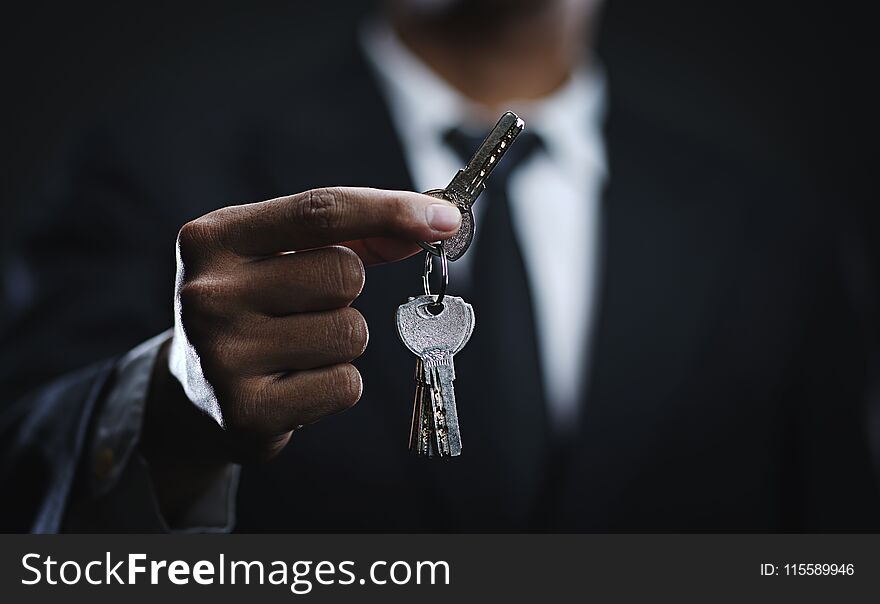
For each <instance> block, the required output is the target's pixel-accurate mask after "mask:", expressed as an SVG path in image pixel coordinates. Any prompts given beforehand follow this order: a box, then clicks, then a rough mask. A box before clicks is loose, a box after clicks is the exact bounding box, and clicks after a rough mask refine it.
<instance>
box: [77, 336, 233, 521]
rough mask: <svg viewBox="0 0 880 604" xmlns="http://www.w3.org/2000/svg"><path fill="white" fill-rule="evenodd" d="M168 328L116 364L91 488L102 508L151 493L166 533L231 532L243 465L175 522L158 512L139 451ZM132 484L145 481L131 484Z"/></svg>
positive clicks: (126, 504) (98, 431)
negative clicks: (145, 415)
mask: <svg viewBox="0 0 880 604" xmlns="http://www.w3.org/2000/svg"><path fill="white" fill-rule="evenodd" d="M172 333H173V332H172V330H168V331H166V332H164V333H161V334H159V335H158V336H156V337H154V338H151V339H150V340H147V341H146V342H144V343H143V344H140V345H139V346H137V347H136V348H134V349H132V350H131V351H129V352H128V354H126V355H125V356H124V357H122V359H120V360H119V362H118V363H117V366H116V372H115V379H114V385H113V388H112V389H111V390H110V392H109V394H108V396H107V398H106V400H105V402H104V405H103V408H102V409H101V411H100V413H99V414H98V416H97V417H96V422H95V424H94V430H93V435H94V436H93V441H92V443H91V452H90V454H91V461H92V463H91V468H92V470H93V471H92V472H90V485H89V486H90V491H91V494H92V499H93V500H97V501H100V502H101V504H100V507H102V508H105V507H107V506H108V505H109V506H110V507H113V508H116V509H117V510H121V509H126V508H127V509H131V510H134V509H143V508H144V504H145V503H147V502H143V501H141V502H138V503H139V504H140V505H133V504H134V503H135V502H133V501H131V498H132V497H143V496H144V495H145V494H146V495H148V498H149V500H150V501H149V506H150V507H151V508H152V510H153V512H154V514H155V518H154V521H155V522H156V523H157V524H158V525H159V526H160V527H161V528H163V529H164V530H166V531H168V532H186V533H198V532H228V531H230V530H232V526H233V523H234V517H235V495H236V491H237V488H238V475H239V472H240V466H238V465H234V464H229V465H228V466H227V467H226V468H225V470H224V472H223V473H222V475H221V476H220V478H218V480H217V481H216V482H215V483H213V484H212V485H211V486H210V487H209V488H208V489H206V491H205V492H204V493H203V494H202V495H200V496H199V498H198V499H197V500H195V501H193V502H192V503H191V504H190V505H189V506H188V508H187V509H186V510H184V511H183V513H182V514H181V516H180V518H179V519H178V521H177V522H176V523H175V525H174V526H173V527H171V526H169V525H168V523H167V522H166V521H165V519H164V518H163V517H162V514H161V512H160V511H159V506H158V503H157V501H156V497H155V492H154V490H153V485H152V483H151V481H150V480H149V471H148V467H147V463H146V460H145V459H144V458H143V457H142V456H141V455H140V453H139V452H138V451H137V445H138V443H139V441H140V436H141V430H142V427H143V420H144V409H145V406H146V402H147V394H148V389H149V386H150V378H151V376H152V374H153V369H154V367H155V365H156V359H157V357H158V353H159V350H160V349H161V348H162V345H163V344H165V343H166V342H167V341H168V339H170V338H171V336H172ZM133 483H146V484H142V485H141V486H140V487H138V488H131V487H132V486H133Z"/></svg>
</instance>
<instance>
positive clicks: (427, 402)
mask: <svg viewBox="0 0 880 604" xmlns="http://www.w3.org/2000/svg"><path fill="white" fill-rule="evenodd" d="M415 381H416V396H415V399H414V400H413V418H412V426H411V427H410V433H409V448H410V450H411V451H414V452H415V453H417V454H418V455H423V456H425V457H434V456H435V455H436V454H437V447H436V445H435V439H434V420H433V415H432V410H431V395H430V391H429V390H427V389H426V388H425V376H424V368H423V366H422V360H421V359H417V360H416V372H415Z"/></svg>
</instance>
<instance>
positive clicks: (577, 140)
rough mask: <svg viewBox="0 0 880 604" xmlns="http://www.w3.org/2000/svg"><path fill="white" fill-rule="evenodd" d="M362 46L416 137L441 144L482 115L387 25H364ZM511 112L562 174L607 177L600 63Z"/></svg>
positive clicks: (586, 65) (589, 65)
mask: <svg viewBox="0 0 880 604" xmlns="http://www.w3.org/2000/svg"><path fill="white" fill-rule="evenodd" d="M361 45H362V47H363V50H364V52H365V54H366V56H367V59H368V61H369V62H370V64H371V65H372V67H373V69H374V70H375V71H376V74H377V75H378V77H379V81H380V85H381V86H382V88H383V89H384V90H385V92H386V95H387V96H388V101H389V103H391V105H392V112H393V113H394V114H395V115H396V116H399V119H402V120H403V121H404V122H405V123H406V124H407V128H408V129H410V131H411V132H413V133H415V134H416V135H417V136H419V137H426V140H440V139H441V138H442V136H443V134H444V133H445V132H446V131H448V130H449V129H450V128H453V127H460V126H462V125H465V126H466V125H468V124H474V123H475V116H479V115H480V114H481V111H480V110H479V106H478V105H477V104H476V103H475V102H474V101H472V100H470V99H468V98H466V97H465V96H464V95H463V94H462V93H461V92H459V91H458V90H456V89H455V88H453V87H452V86H451V85H449V84H448V83H447V82H446V81H445V80H443V79H442V78H441V77H440V76H439V75H438V74H437V73H435V72H434V71H433V70H432V69H431V68H430V67H429V66H428V65H426V64H425V63H424V62H423V61H422V60H421V59H420V58H419V57H417V56H416V55H415V54H414V53H413V52H412V51H410V50H409V49H408V48H407V47H406V45H404V44H403V42H402V41H401V40H400V38H399V37H398V36H397V34H396V33H395V32H394V30H393V28H392V27H391V26H390V24H388V23H387V22H386V21H384V20H381V19H373V20H369V21H367V22H365V24H364V26H363V27H362V29H361ZM510 106H511V109H513V110H514V111H516V112H517V113H518V114H519V115H520V116H522V117H523V119H524V120H525V121H526V128H528V129H529V130H531V131H533V132H535V133H536V134H538V135H539V136H540V137H541V138H542V139H543V140H544V143H545V145H546V146H547V150H548V152H549V153H550V154H551V156H553V157H554V159H555V160H556V161H557V162H559V164H560V165H561V166H562V167H563V169H566V170H572V171H574V172H575V173H579V172H581V171H583V170H584V167H585V164H589V165H590V166H592V167H593V168H594V169H599V170H600V171H601V172H602V173H605V171H606V164H605V156H604V148H603V144H602V132H601V124H602V121H603V119H604V113H605V77H604V73H603V72H602V68H601V66H600V65H599V64H598V62H597V61H595V60H594V59H592V58H590V59H587V58H585V60H584V62H583V63H581V65H579V66H578V68H577V69H575V71H574V72H573V73H572V75H571V77H570V78H569V80H568V81H567V82H566V83H565V84H563V85H562V86H561V87H560V88H559V89H557V90H556V91H555V92H553V93H552V94H550V95H548V96H546V97H544V98H542V99H539V100H521V101H512V102H511V103H510ZM482 126H483V127H485V125H482Z"/></svg>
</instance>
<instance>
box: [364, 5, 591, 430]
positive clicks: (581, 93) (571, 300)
mask: <svg viewBox="0 0 880 604" xmlns="http://www.w3.org/2000/svg"><path fill="white" fill-rule="evenodd" d="M361 34H362V35H361V42H362V46H363V48H364V50H365V52H366V55H367V57H368V59H369V61H370V64H371V65H372V67H373V69H374V70H375V72H376V74H377V75H378V77H379V82H380V84H381V87H382V90H383V92H384V94H385V96H386V99H387V102H388V106H389V108H390V110H391V117H392V120H393V122H394V125H395V127H396V128H397V133H398V135H399V137H400V140H401V142H402V144H403V150H404V154H405V157H406V161H407V163H408V167H409V170H410V174H411V176H412V179H413V181H414V183H413V184H414V185H415V187H416V188H417V189H418V190H420V191H427V190H429V189H437V188H442V187H444V186H445V185H446V184H447V183H448V182H449V180H450V179H451V178H452V176H453V175H454V174H455V173H456V172H457V171H458V170H459V169H461V168H462V167H463V166H462V160H461V158H460V157H459V156H458V155H456V153H455V152H454V151H453V150H452V149H451V148H450V147H449V146H448V145H447V144H446V143H444V141H443V135H444V134H445V132H447V131H448V130H449V129H450V128H453V127H462V128H465V129H470V130H474V131H476V132H486V131H488V130H489V128H491V126H493V125H494V121H492V122H486V121H485V117H484V116H486V114H487V110H486V109H485V108H481V107H479V106H477V105H476V104H475V103H474V102H472V101H470V100H469V99H467V98H465V97H464V96H463V95H462V94H461V93H459V92H458V91H457V90H455V89H454V88H452V87H451V86H450V85H449V84H447V83H446V82H445V81H444V80H442V79H441V78H440V77H439V76H438V75H437V74H435V73H434V72H433V71H431V69H430V68H429V67H428V66H427V65H425V63H424V62H422V61H421V60H420V59H419V58H418V57H416V56H415V55H414V54H413V53H412V52H411V51H410V50H409V49H407V48H406V47H405V46H404V45H403V44H402V43H401V42H400V40H399V38H398V37H397V35H396V34H395V32H394V31H393V29H392V28H391V27H390V26H389V25H388V24H387V23H386V22H384V21H374V22H369V23H368V24H367V25H366V26H365V27H364V28H363V30H362V32H361ZM603 106H604V83H603V80H602V77H601V75H600V74H599V73H598V72H597V70H596V69H595V67H594V66H593V65H592V64H590V65H588V64H586V63H585V64H584V65H582V66H581V67H580V68H579V69H578V70H576V71H575V72H574V74H573V75H572V77H571V78H570V79H569V80H568V82H566V83H565V84H564V85H563V86H562V87H561V88H559V89H558V90H557V91H556V92H555V93H553V94H551V95H550V96H547V97H545V98H543V99H541V100H538V101H511V102H510V103H509V106H508V107H505V108H504V109H512V110H514V111H516V113H517V114H519V115H520V117H522V118H523V119H524V120H525V122H526V129H528V130H530V131H532V132H535V133H536V134H537V135H539V136H540V137H541V139H542V140H543V142H544V145H545V149H546V151H543V150H542V151H539V152H537V153H535V154H534V155H533V156H532V157H531V158H530V159H529V160H526V162H525V163H524V164H523V165H522V166H521V167H520V168H518V170H517V172H516V173H515V174H514V175H512V177H511V181H510V191H509V194H508V197H509V200H510V204H511V208H510V209H511V219H512V221H513V228H514V232H515V235H516V238H517V241H518V243H519V245H520V249H521V251H522V255H523V260H524V263H525V268H526V273H527V275H528V280H529V286H530V288H531V290H532V298H533V300H534V309H535V315H536V316H535V326H536V330H537V338H538V345H539V348H540V350H539V358H540V361H541V369H542V372H543V376H544V384H545V388H546V393H545V395H546V398H547V403H548V405H549V409H548V411H549V417H550V418H551V420H552V423H553V426H554V427H555V428H556V429H557V431H560V432H564V431H566V430H567V429H569V428H570V427H572V426H573V425H574V424H575V420H576V417H577V413H578V402H579V400H580V398H581V393H582V389H583V387H584V384H585V378H586V372H585V367H586V365H587V353H588V350H587V343H588V342H589V333H588V332H589V328H590V325H591V322H592V321H591V319H592V313H593V308H594V301H595V299H596V292H595V289H596V278H595V277H596V267H597V262H596V253H597V246H596V243H597V236H598V231H597V229H598V225H599V204H600V197H601V192H602V187H603V184H604V181H605V178H606V174H607V170H606V164H605V151H604V147H603V142H602V131H601V128H602V124H601V122H602V117H603ZM499 114H500V112H499ZM496 117H497V116H493V118H496ZM490 119H491V118H490ZM514 144H515V143H514ZM502 161H504V160H503V159H502ZM482 208H483V205H481V204H480V202H479V201H478V202H477V203H476V204H475V205H474V212H475V214H476V220H477V222H479V214H480V212H481V210H482ZM476 233H477V237H478V236H479V233H480V230H479V228H478V229H477V230H476ZM469 264H470V259H469V255H467V254H466V255H465V256H464V257H462V258H461V259H460V260H458V261H456V262H452V263H450V281H451V284H452V286H453V287H454V285H455V284H456V283H461V282H465V281H467V280H468V279H469V278H470V274H469V268H470V267H469ZM476 310H477V311H478V312H479V309H476ZM478 320H479V317H478Z"/></svg>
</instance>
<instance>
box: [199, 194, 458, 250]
mask: <svg viewBox="0 0 880 604" xmlns="http://www.w3.org/2000/svg"><path fill="white" fill-rule="evenodd" d="M204 218H205V219H206V220H210V221H211V222H212V223H215V225H216V226H217V227H219V228H218V240H219V241H220V243H222V244H223V245H224V246H226V247H228V248H230V249H231V250H233V251H234V252H236V253H238V254H241V255H253V256H257V255H267V254H274V253H278V252H285V251H294V250H305V249H311V248H316V247H323V246H326V245H333V244H337V243H342V242H348V241H352V240H358V239H366V238H374V237H385V238H394V239H402V240H408V241H437V240H442V239H447V238H448V237H451V236H452V235H453V234H454V233H455V232H456V231H457V230H458V227H459V226H460V224H461V212H460V211H459V210H458V208H456V207H455V206H454V205H452V204H451V203H448V202H446V201H443V200H440V199H436V198H434V197H429V196H427V195H422V194H421V193H413V192H410V191H387V190H380V189H368V188H357V187H331V188H325V189H312V190H310V191H305V192H304V193H298V194H296V195H290V196H288V197H278V198H276V199H270V200H269V201H263V202H259V203H251V204H245V205H239V206H230V207H227V208H222V209H220V210H217V211H215V212H211V213H210V214H208V215H206V216H205V217H204Z"/></svg>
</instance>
